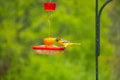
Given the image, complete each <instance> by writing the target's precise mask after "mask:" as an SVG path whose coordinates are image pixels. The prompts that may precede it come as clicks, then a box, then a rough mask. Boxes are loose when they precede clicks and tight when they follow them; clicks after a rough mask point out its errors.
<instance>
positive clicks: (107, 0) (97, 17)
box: [95, 0, 112, 80]
mask: <svg viewBox="0 0 120 80" xmlns="http://www.w3.org/2000/svg"><path fill="white" fill-rule="evenodd" d="M111 1H112V0H106V2H105V3H104V4H103V6H102V7H101V8H100V11H99V8H98V6H99V4H98V3H99V0H96V58H95V59H96V80H99V70H98V68H99V65H98V62H99V55H100V16H101V13H102V11H103V9H104V7H105V6H106V5H107V4H108V3H109V2H111Z"/></svg>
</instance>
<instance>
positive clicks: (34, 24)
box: [0, 0, 114, 80]
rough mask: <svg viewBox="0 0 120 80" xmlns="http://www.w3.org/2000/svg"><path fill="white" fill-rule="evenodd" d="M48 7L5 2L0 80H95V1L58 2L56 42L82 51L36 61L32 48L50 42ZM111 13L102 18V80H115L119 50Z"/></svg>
mask: <svg viewBox="0 0 120 80" xmlns="http://www.w3.org/2000/svg"><path fill="white" fill-rule="evenodd" d="M46 1H47V0H46ZM44 2H45V0H24V1H23V0H0V79H1V80H95V1H94V0H90V1H89V2H87V1H83V0H81V1H79V0H69V1H67V0H56V3H57V9H56V11H55V12H53V13H52V16H51V18H50V20H51V30H52V34H51V37H58V36H59V37H61V38H63V39H67V40H70V41H72V42H80V43H81V46H71V47H68V48H67V49H66V51H65V53H64V54H61V55H36V54H35V52H34V51H33V50H32V48H31V46H32V45H40V44H42V39H43V38H45V37H48V23H47V15H48V12H46V11H44V10H43V3H44ZM102 3H103V0H101V2H100V5H102ZM108 8H109V7H108ZM106 11H107V10H104V14H103V15H102V18H101V56H100V58H99V62H100V64H99V69H100V80H114V79H113V76H112V72H113V65H112V64H113V63H114V56H113V51H114V48H113V46H112V45H111V44H110V43H109V40H108V35H107V32H108V26H109V23H110V22H111V21H110V19H109V17H108V15H107V13H106Z"/></svg>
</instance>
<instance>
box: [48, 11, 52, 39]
mask: <svg viewBox="0 0 120 80" xmlns="http://www.w3.org/2000/svg"><path fill="white" fill-rule="evenodd" d="M51 16H52V14H51V12H49V14H48V37H50V36H51V22H50V17H51Z"/></svg>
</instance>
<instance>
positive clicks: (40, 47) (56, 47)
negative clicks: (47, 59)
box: [32, 45, 65, 50]
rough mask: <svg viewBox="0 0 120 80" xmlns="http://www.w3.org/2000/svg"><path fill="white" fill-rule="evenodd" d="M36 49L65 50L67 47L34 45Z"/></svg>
mask: <svg viewBox="0 0 120 80" xmlns="http://www.w3.org/2000/svg"><path fill="white" fill-rule="evenodd" d="M32 48H33V49H34V50H64V49H65V47H63V46H43V45H40V46H32Z"/></svg>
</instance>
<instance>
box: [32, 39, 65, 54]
mask: <svg viewBox="0 0 120 80" xmlns="http://www.w3.org/2000/svg"><path fill="white" fill-rule="evenodd" d="M54 41H55V40H54V38H44V39H43V42H44V45H39V46H32V49H33V50H34V51H35V52H36V53H37V54H58V53H63V52H64V50H65V47H64V46H55V45H53V44H54Z"/></svg>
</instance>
